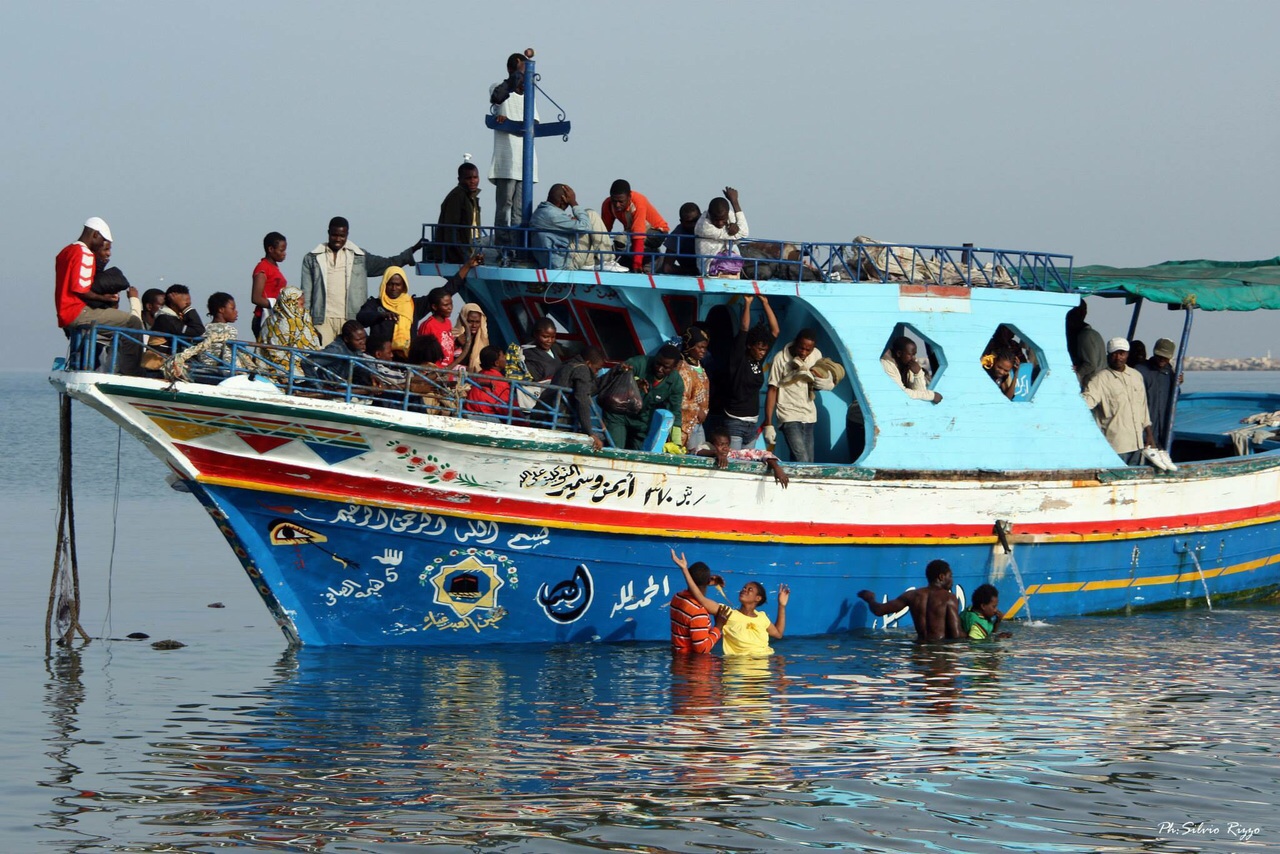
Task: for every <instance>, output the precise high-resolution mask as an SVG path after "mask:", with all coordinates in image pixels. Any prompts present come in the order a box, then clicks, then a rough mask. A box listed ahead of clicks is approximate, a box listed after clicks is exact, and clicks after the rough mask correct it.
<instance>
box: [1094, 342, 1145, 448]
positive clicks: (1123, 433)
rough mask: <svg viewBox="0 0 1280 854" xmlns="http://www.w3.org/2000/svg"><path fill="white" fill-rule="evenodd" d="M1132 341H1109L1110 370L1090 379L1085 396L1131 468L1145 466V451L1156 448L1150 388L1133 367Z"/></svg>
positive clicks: (1103, 428)
mask: <svg viewBox="0 0 1280 854" xmlns="http://www.w3.org/2000/svg"><path fill="white" fill-rule="evenodd" d="M1128 365H1129V342H1128V341H1126V340H1125V339H1124V338H1112V339H1111V340H1110V341H1108V342H1107V367H1105V368H1103V369H1102V370H1100V371H1098V372H1097V373H1096V374H1094V375H1093V376H1092V377H1090V378H1089V384H1088V385H1086V386H1085V387H1084V392H1083V393H1082V397H1084V402H1085V403H1087V404H1088V405H1089V408H1090V409H1092V410H1093V417H1094V419H1095V420H1096V421H1097V422H1098V426H1099V427H1101V428H1102V434H1103V435H1104V436H1106V437H1107V441H1108V442H1110V443H1111V447H1112V448H1114V449H1115V452H1116V453H1117V454H1119V455H1120V458H1121V459H1123V460H1124V464H1125V465H1127V466H1137V465H1142V449H1143V448H1151V447H1154V446H1155V439H1154V437H1153V436H1152V435H1151V418H1150V416H1149V415H1148V413H1147V389H1146V386H1145V385H1143V382H1142V376H1141V375H1140V374H1139V373H1138V372H1137V371H1136V370H1130V369H1129V367H1128Z"/></svg>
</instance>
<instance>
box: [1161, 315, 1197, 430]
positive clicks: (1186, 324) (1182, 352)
mask: <svg viewBox="0 0 1280 854" xmlns="http://www.w3.org/2000/svg"><path fill="white" fill-rule="evenodd" d="M1182 310H1183V311H1185V312H1186V313H1187V318H1186V320H1185V321H1183V323H1182V343H1181V344H1179V345H1178V360H1177V362H1176V363H1175V364H1174V366H1173V391H1172V392H1170V394H1169V417H1168V418H1167V419H1166V423H1167V424H1168V425H1169V435H1168V436H1166V437H1165V440H1164V449H1165V451H1172V450H1173V416H1174V413H1176V412H1177V411H1178V395H1179V394H1181V393H1182V383H1181V382H1180V380H1181V379H1182V363H1183V361H1184V360H1185V359H1186V357H1187V342H1188V341H1190V340H1191V323H1192V322H1193V321H1194V320H1195V317H1196V307H1195V305H1188V306H1184V307H1183V309H1182Z"/></svg>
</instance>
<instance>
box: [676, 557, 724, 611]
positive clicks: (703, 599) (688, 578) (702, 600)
mask: <svg viewBox="0 0 1280 854" xmlns="http://www.w3.org/2000/svg"><path fill="white" fill-rule="evenodd" d="M671 560H672V561H673V562H674V563H675V565H676V566H678V567H680V571H681V572H682V573H684V583H685V584H687V585H689V592H690V593H691V594H693V598H694V599H697V600H698V604H699V605H701V606H702V607H704V608H706V609H707V611H708V613H711V614H718V612H719V610H720V609H721V608H722V607H724V606H723V604H722V603H720V602H716V601H715V600H713V599H710V598H708V596H707V594H705V593H703V592H702V590H701V589H700V588H699V587H698V585H697V584H694V583H693V576H692V575H690V574H689V561H687V560H685V557H684V552H681V553H680V554H678V555H677V554H676V550H675V549H672V550H671Z"/></svg>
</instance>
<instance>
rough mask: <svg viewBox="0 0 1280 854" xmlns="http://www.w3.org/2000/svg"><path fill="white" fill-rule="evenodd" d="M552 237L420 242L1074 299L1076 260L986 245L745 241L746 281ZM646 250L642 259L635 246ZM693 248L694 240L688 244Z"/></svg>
mask: <svg viewBox="0 0 1280 854" xmlns="http://www.w3.org/2000/svg"><path fill="white" fill-rule="evenodd" d="M543 234H549V232H545V231H542V230H539V229H535V228H524V227H509V228H508V227H504V228H495V227H490V226H476V227H463V226H456V225H444V224H438V223H428V224H426V225H424V226H423V236H424V237H425V238H426V239H428V240H429V241H431V247H430V248H429V249H428V250H427V256H426V257H427V258H428V259H429V260H433V261H436V262H438V263H443V264H456V263H461V262H462V261H463V260H465V259H466V257H468V256H470V255H471V254H473V253H477V252H479V253H482V254H483V255H484V256H485V262H486V264H491V265H496V266H511V267H530V268H536V269H545V270H557V271H559V270H570V269H579V270H601V269H603V270H612V271H615V272H616V271H617V268H616V266H615V265H616V264H617V263H618V261H619V260H620V259H628V258H630V257H634V256H636V255H639V256H641V258H642V261H643V265H644V269H645V270H646V271H647V272H650V273H654V274H660V273H667V274H672V275H680V274H681V273H680V272H679V271H678V269H677V268H678V266H679V265H681V264H683V265H684V267H685V268H686V269H687V268H689V267H693V268H696V269H697V270H698V271H700V273H701V275H702V276H704V277H706V278H743V279H754V280H760V281H763V280H770V279H772V280H777V281H791V282H850V283H853V282H880V283H890V282H895V283H908V284H921V285H931V286H956V287H970V288H972V287H991V288H1018V289H1025V290H1055V291H1069V290H1070V289H1071V269H1072V257H1071V256H1070V255H1062V254H1056V253H1051V252H1030V251H1025V250H1020V249H998V248H990V247H980V246H971V245H963V246H945V245H935V244H920V243H881V242H878V241H874V240H871V239H869V238H863V237H860V238H856V239H855V240H853V241H850V242H848V243H821V242H818V243H815V242H806V241H788V240H776V239H757V238H748V239H744V240H741V241H734V242H733V244H732V252H733V259H732V260H733V262H735V264H736V262H738V261H739V260H740V261H741V263H742V269H741V272H740V273H736V274H734V273H721V275H719V276H717V275H715V273H716V269H717V268H720V267H723V266H725V265H724V263H723V262H724V261H725V260H726V258H725V256H724V255H719V254H698V253H696V252H694V251H690V252H688V253H685V252H679V253H676V252H672V251H663V242H664V241H665V240H666V238H667V237H669V236H668V235H661V234H659V233H656V232H651V233H647V234H638V233H633V232H619V231H614V232H599V231H575V232H572V233H571V234H570V233H567V232H555V233H554V237H553V238H552V239H551V240H550V241H548V240H545V239H539V237H538V236H539V235H543ZM633 238H640V239H642V240H645V241H647V243H646V245H645V247H644V249H643V250H642V251H640V252H636V251H633V249H632V239H633ZM683 239H684V240H686V241H687V243H686V246H688V247H689V248H690V249H691V250H692V249H693V247H694V244H693V241H694V238H692V237H685V238H683Z"/></svg>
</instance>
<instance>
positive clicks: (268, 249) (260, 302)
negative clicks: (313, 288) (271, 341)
mask: <svg viewBox="0 0 1280 854" xmlns="http://www.w3.org/2000/svg"><path fill="white" fill-rule="evenodd" d="M262 251H263V255H262V260H261V261H259V262H258V265H257V266H256V267H254V268H253V278H252V285H251V287H252V290H251V291H250V292H249V301H250V302H252V303H253V323H252V327H251V328H252V330H253V337H254V339H256V340H259V341H260V340H262V324H263V321H264V320H265V318H266V315H267V312H269V311H271V309H272V308H273V307H274V306H275V304H276V300H278V299H280V294H281V293H282V292H283V291H284V289H285V288H287V287H289V283H288V282H287V281H286V280H285V277H284V273H282V272H280V263H281V262H282V261H284V259H285V258H286V257H287V256H288V254H289V241H287V240H285V237H284V235H283V234H281V233H280V232H278V231H272V232H270V233H269V234H267V236H266V237H264V238H262Z"/></svg>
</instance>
